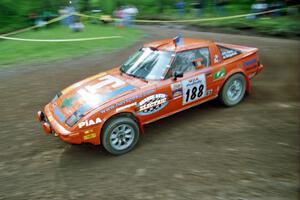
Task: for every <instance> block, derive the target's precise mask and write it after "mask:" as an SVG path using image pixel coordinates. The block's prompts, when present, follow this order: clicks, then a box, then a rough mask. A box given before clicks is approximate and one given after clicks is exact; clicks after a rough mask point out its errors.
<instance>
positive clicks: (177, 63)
mask: <svg viewBox="0 0 300 200" xmlns="http://www.w3.org/2000/svg"><path fill="white" fill-rule="evenodd" d="M200 58H201V59H202V61H201V62H200V63H199V62H198V63H199V65H200V64H201V65H204V66H205V67H209V66H210V54H209V50H208V48H207V47H205V48H200V49H193V50H188V51H184V52H180V53H177V55H176V57H175V59H174V61H173V63H172V66H171V68H170V70H169V73H168V75H167V78H169V77H171V76H172V74H173V73H174V72H175V71H178V72H183V73H186V72H189V71H195V70H196V66H194V64H193V61H194V60H196V59H200Z"/></svg>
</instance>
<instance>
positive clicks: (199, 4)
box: [194, 0, 203, 16]
mask: <svg viewBox="0 0 300 200" xmlns="http://www.w3.org/2000/svg"><path fill="white" fill-rule="evenodd" d="M194 8H195V9H196V12H197V15H198V16H201V15H202V9H203V0H198V1H196V2H195V3H194Z"/></svg>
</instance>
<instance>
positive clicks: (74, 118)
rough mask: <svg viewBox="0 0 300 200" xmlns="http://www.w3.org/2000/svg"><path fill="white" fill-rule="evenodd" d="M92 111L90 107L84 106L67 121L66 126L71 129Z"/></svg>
mask: <svg viewBox="0 0 300 200" xmlns="http://www.w3.org/2000/svg"><path fill="white" fill-rule="evenodd" d="M89 109H90V106H88V105H87V104H86V105H82V106H81V107H80V108H79V109H78V110H77V111H75V112H74V113H73V114H72V115H71V116H70V117H69V118H68V119H67V120H66V124H67V125H68V126H70V127H72V126H74V125H75V124H76V123H77V122H78V121H79V120H80V119H81V118H82V117H83V116H84V115H85V114H86V112H87V111H88V110H89Z"/></svg>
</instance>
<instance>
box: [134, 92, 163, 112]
mask: <svg viewBox="0 0 300 200" xmlns="http://www.w3.org/2000/svg"><path fill="white" fill-rule="evenodd" d="M167 98H168V95H166V94H154V95H151V96H148V97H146V98H145V99H143V100H142V101H140V102H139V103H138V105H137V107H138V114H139V115H150V114H153V113H156V112H158V111H160V110H161V109H163V108H164V107H165V106H166V105H167V104H168V101H167Z"/></svg>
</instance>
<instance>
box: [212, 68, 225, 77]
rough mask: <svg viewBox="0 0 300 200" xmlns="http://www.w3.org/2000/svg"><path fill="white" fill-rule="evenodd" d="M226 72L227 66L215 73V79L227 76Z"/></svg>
mask: <svg viewBox="0 0 300 200" xmlns="http://www.w3.org/2000/svg"><path fill="white" fill-rule="evenodd" d="M225 74H226V71H225V67H222V68H221V69H220V70H219V71H218V72H216V73H214V74H213V79H214V80H216V79H219V78H222V77H224V76H225Z"/></svg>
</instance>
